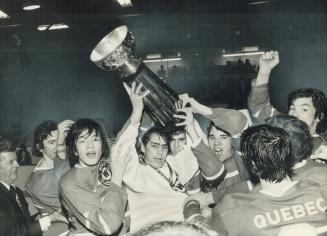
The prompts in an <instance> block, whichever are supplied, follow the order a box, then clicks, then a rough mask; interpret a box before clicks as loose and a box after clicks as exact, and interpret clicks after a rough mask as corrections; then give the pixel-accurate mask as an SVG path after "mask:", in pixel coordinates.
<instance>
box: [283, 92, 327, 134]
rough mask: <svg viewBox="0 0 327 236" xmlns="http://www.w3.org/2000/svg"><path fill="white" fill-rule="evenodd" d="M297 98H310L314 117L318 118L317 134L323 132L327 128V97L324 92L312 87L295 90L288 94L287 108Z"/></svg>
mask: <svg viewBox="0 0 327 236" xmlns="http://www.w3.org/2000/svg"><path fill="white" fill-rule="evenodd" d="M298 98H312V103H313V106H314V107H315V109H316V114H315V118H318V119H319V120H320V122H319V123H318V124H317V130H316V132H317V133H318V134H320V133H322V132H324V131H325V130H326V129H327V117H326V115H327V98H326V96H325V94H324V93H323V92H322V91H320V90H318V89H313V88H303V89H298V90H295V91H293V92H291V93H290V94H289V95H288V109H290V107H291V105H292V103H293V102H294V101H295V100H296V99H298Z"/></svg>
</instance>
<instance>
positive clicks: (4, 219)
mask: <svg viewBox="0 0 327 236" xmlns="http://www.w3.org/2000/svg"><path fill="white" fill-rule="evenodd" d="M15 151H16V148H15V146H14V145H13V143H12V142H11V141H9V140H0V201H1V204H0V232H1V234H2V235H6V236H39V235H40V236H41V235H42V232H45V231H46V230H47V229H48V227H49V226H50V225H51V222H55V221H64V222H65V221H66V219H65V218H64V217H63V216H62V215H61V214H60V213H59V212H55V213H53V214H51V215H49V216H46V217H42V218H40V219H38V220H34V219H33V218H32V217H31V216H30V214H29V211H28V204H27V202H26V199H25V197H24V195H23V193H22V191H21V190H20V189H19V188H18V187H15V186H13V185H12V183H13V182H14V181H15V180H16V178H17V170H18V167H19V165H18V163H17V156H16V152H15Z"/></svg>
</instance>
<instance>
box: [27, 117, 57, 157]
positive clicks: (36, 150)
mask: <svg viewBox="0 0 327 236" xmlns="http://www.w3.org/2000/svg"><path fill="white" fill-rule="evenodd" d="M55 130H57V124H56V122H54V121H52V120H47V121H43V122H42V123H41V124H39V125H38V126H37V127H36V129H35V131H34V141H33V149H32V153H33V155H35V156H37V157H42V155H43V154H42V152H41V151H40V150H42V149H43V140H44V139H46V138H47V137H48V135H50V134H51V132H53V131H55Z"/></svg>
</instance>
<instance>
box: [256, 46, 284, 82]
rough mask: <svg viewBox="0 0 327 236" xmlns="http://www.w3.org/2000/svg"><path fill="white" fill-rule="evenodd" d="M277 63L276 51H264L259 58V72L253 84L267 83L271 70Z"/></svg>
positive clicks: (277, 55)
mask: <svg viewBox="0 0 327 236" xmlns="http://www.w3.org/2000/svg"><path fill="white" fill-rule="evenodd" d="M278 63H279V54H278V52H277V51H270V52H265V53H264V54H262V55H261V56H260V58H259V73H258V76H257V79H256V80H255V84H256V85H257V86H258V85H261V84H267V83H268V82H269V76H270V72H271V70H272V69H273V68H274V67H275V66H277V65H278Z"/></svg>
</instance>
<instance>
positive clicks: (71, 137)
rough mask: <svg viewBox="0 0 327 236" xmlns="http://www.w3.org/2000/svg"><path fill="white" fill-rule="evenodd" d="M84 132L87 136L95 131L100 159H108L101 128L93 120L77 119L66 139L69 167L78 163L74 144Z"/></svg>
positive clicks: (105, 141) (104, 137) (107, 150)
mask: <svg viewBox="0 0 327 236" xmlns="http://www.w3.org/2000/svg"><path fill="white" fill-rule="evenodd" d="M85 130H87V131H88V135H90V134H91V133H92V132H93V131H95V134H96V135H97V136H99V137H100V139H101V144H102V154H101V158H106V157H109V147H108V143H107V140H106V136H105V134H104V131H103V129H102V127H101V126H100V125H99V124H98V123H97V122H96V121H94V120H91V119H79V120H77V121H76V122H75V123H74V124H73V125H72V127H71V128H70V130H69V131H68V134H67V137H66V153H67V156H68V159H69V162H70V166H71V167H73V166H75V164H77V163H79V158H78V155H76V152H77V151H76V142H77V140H78V137H79V136H80V135H81V133H83V131H85Z"/></svg>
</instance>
